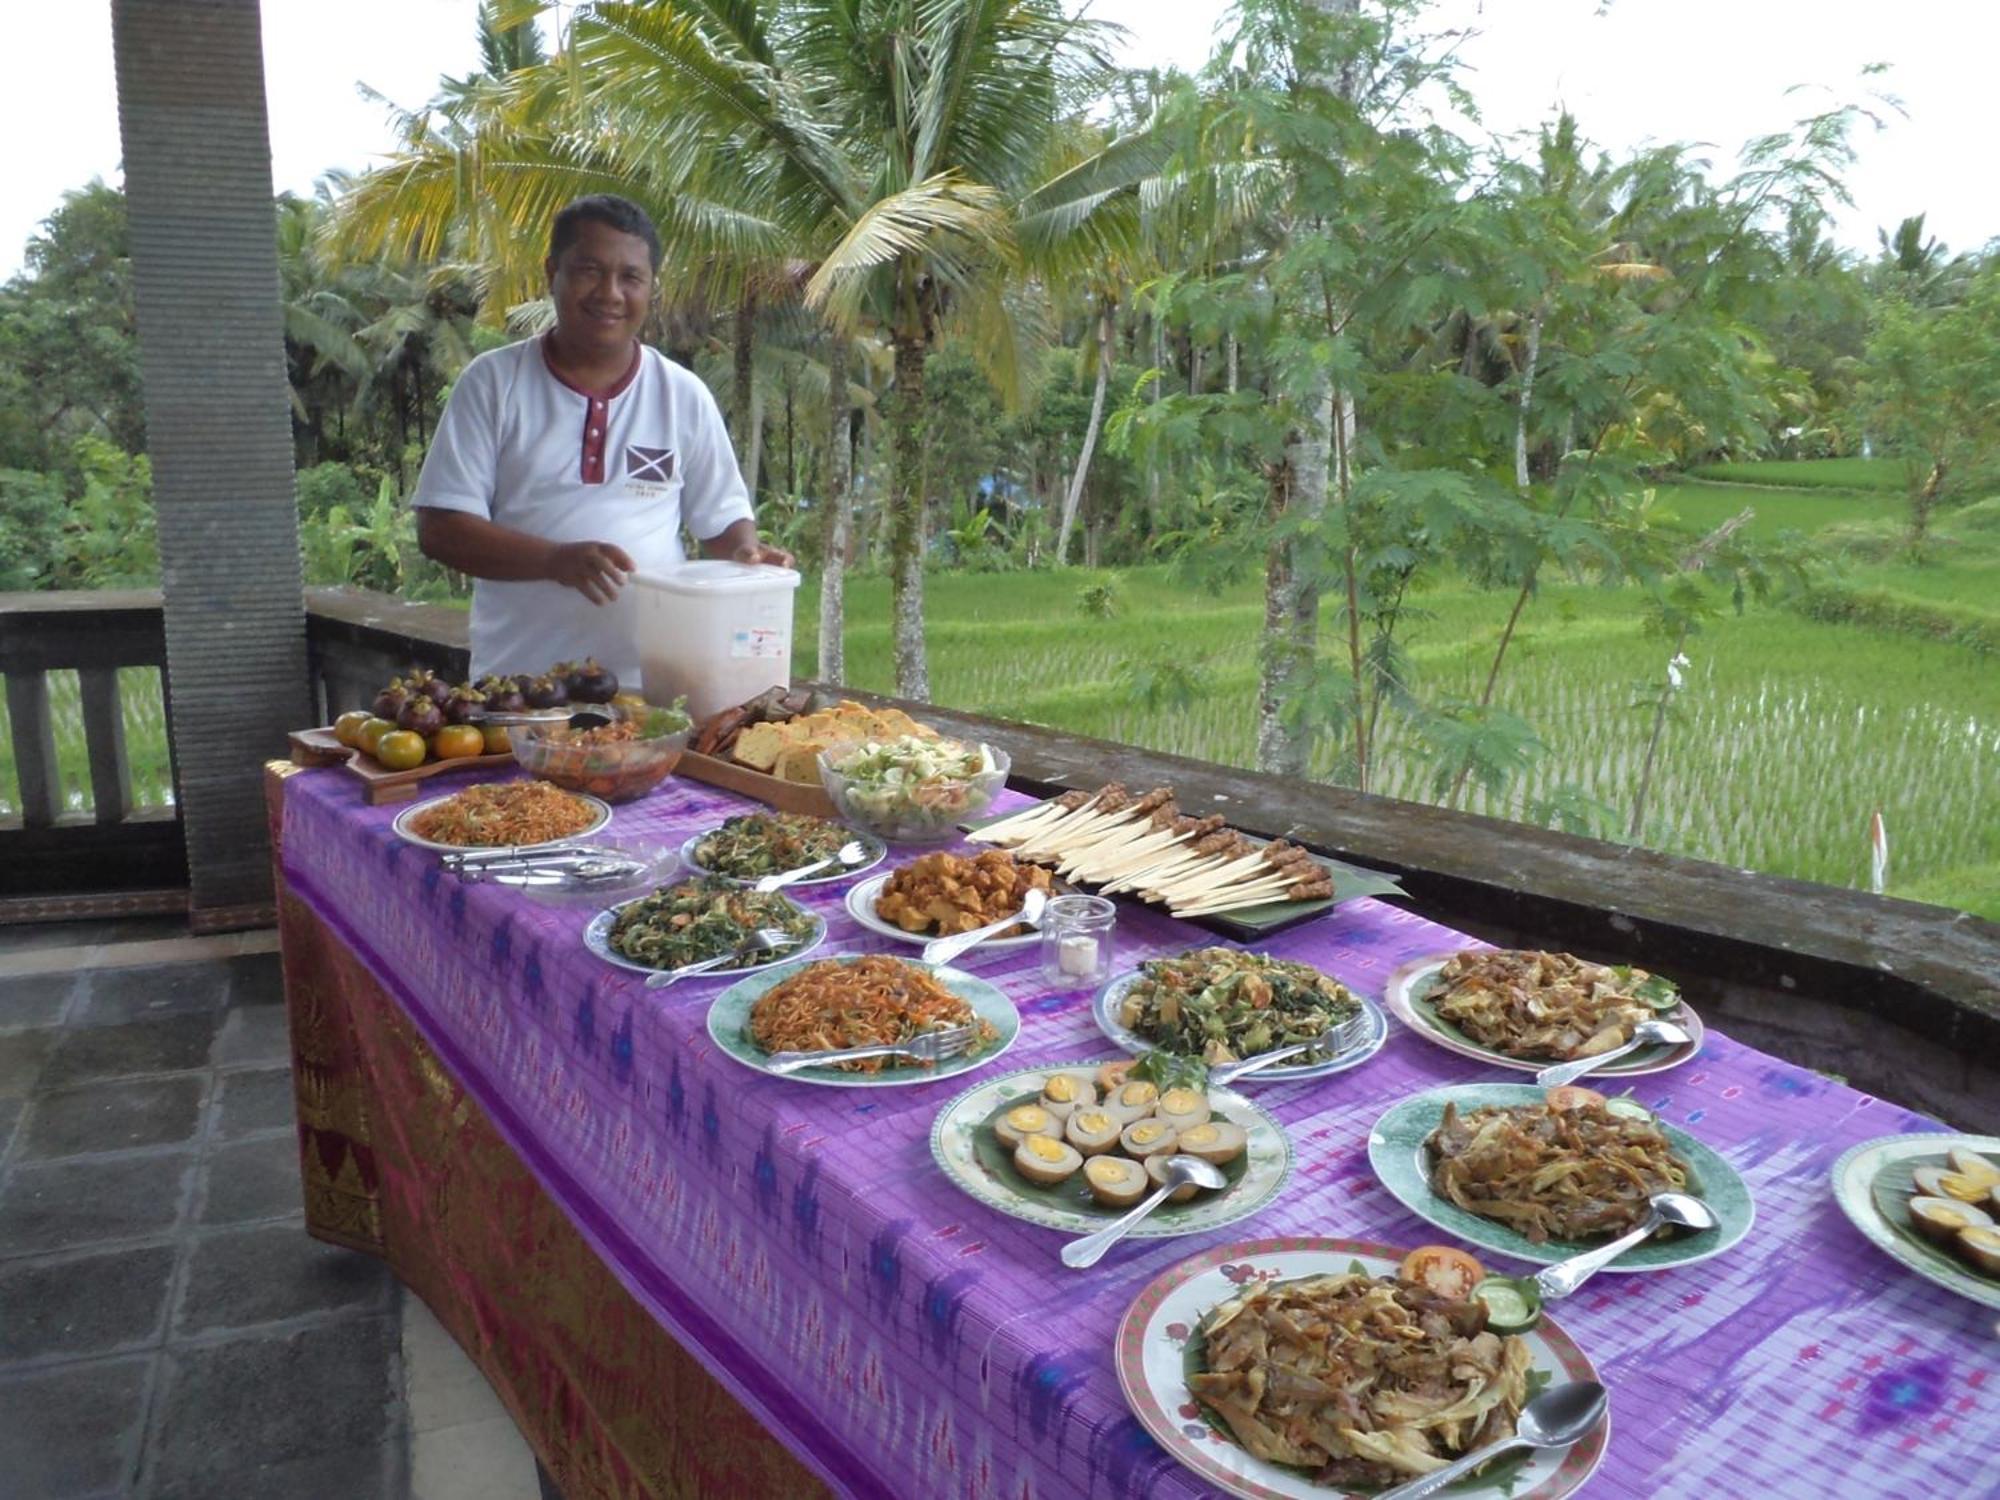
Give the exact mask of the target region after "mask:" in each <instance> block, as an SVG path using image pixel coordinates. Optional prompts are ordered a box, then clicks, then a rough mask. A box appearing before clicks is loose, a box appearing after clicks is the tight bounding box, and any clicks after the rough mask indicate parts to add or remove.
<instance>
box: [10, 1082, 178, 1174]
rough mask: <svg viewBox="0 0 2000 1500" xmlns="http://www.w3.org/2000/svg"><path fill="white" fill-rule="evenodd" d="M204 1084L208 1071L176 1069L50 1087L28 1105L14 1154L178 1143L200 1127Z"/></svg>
mask: <svg viewBox="0 0 2000 1500" xmlns="http://www.w3.org/2000/svg"><path fill="white" fill-rule="evenodd" d="M207 1088H208V1078H207V1075H206V1074H202V1073H177V1074H171V1075H169V1076H167V1077H164V1078H122V1079H117V1080H115V1081H112V1082H109V1083H91V1084H84V1085H83V1086H81V1087H79V1088H73V1089H56V1090H52V1091H51V1092H49V1093H46V1094H43V1095H41V1096H40V1097H38V1098H37V1099H35V1100H34V1101H33V1103H32V1104H31V1105H30V1106H29V1109H28V1117H27V1120H26V1121H25V1123H23V1125H22V1127H21V1144H20V1147H19V1149H18V1150H17V1151H16V1152H15V1157H14V1159H15V1160H16V1161H49V1160H53V1159H54V1158H56V1157H60V1156H81V1155H83V1154H85V1153H86V1152H93V1151H128V1150H131V1149H133V1148H135V1147H139V1146H171V1145H177V1144H179V1143H180V1142H182V1141H185V1140H188V1139H189V1138H191V1137H192V1136H193V1135H194V1133H195V1131H196V1130H197V1129H198V1128H199V1127H200V1125H201V1106H202V1100H203V1098H204V1096H205V1094H206V1092H207Z"/></svg>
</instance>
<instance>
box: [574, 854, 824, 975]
mask: <svg viewBox="0 0 2000 1500" xmlns="http://www.w3.org/2000/svg"><path fill="white" fill-rule="evenodd" d="M767 927H768V928H773V929H776V930H777V931H780V932H783V933H784V934H785V935H786V936H787V937H790V938H793V939H795V940H796V941H795V946H793V947H791V948H788V949H786V950H785V951H784V952H782V953H776V954H774V953H771V952H770V951H769V950H767V949H763V948H757V947H754V946H752V945H753V943H754V941H755V938H756V934H757V933H758V931H759V930H761V929H763V928H767ZM825 939H826V919H825V918H824V917H821V916H817V915H815V914H814V913H812V912H809V911H806V910H805V909H803V908H802V907H800V906H798V905H797V904H796V903H795V902H793V901H792V900H791V899H790V898H789V897H787V896H786V895H785V893H784V892H782V891H773V892H771V893H770V894H769V895H760V894H758V893H757V892H756V891H753V890H750V889H749V888H748V887H746V886H743V885H740V884H738V883H737V882H736V881H733V880H724V879H723V878H722V877H721V876H719V875H702V876H698V877H696V878H695V879H693V880H682V881H677V882H676V883H675V884H673V885H667V886H662V887H660V889H659V890H657V891H655V892H653V894H652V895H650V896H641V897H639V899H638V900H636V901H625V902H621V903H620V904H619V905H617V906H614V907H612V908H611V909H610V910H608V911H601V912H599V913H598V914H597V915H596V916H595V917H593V918H591V920H590V925H589V926H588V927H586V928H584V930H583V944H584V946H585V947H586V948H588V949H589V950H590V951H591V952H592V953H595V954H596V955H597V956H598V957H599V958H601V959H603V960H604V961H605V962H606V963H611V964H616V965H618V967H619V968H621V969H631V970H633V971H634V972H636V973H640V974H657V973H658V972H659V971H660V970H662V969H678V968H680V967H681V966H682V965H683V964H694V963H700V962H702V961H703V960H704V959H710V958H719V957H721V956H722V955H723V954H725V953H730V952H734V951H736V950H739V949H740V950H742V955H741V957H742V961H741V962H739V963H729V964H723V965H721V966H720V967H719V968H717V969H715V970H713V971H712V972H713V973H714V974H716V975H718V976H720V975H730V976H734V975H740V974H750V973H757V972H760V971H762V970H765V969H769V968H772V967H774V966H775V965H777V964H782V963H790V962H791V961H792V960H793V959H796V958H801V957H803V956H804V955H805V954H808V953H810V952H812V950H813V949H815V948H817V947H818V946H819V945H820V944H821V943H822V942H823V941H825Z"/></svg>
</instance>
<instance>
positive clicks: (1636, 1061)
mask: <svg viewBox="0 0 2000 1500" xmlns="http://www.w3.org/2000/svg"><path fill="white" fill-rule="evenodd" d="M1451 957H1452V955H1451V954H1450V953H1434V954H1432V955H1431V956H1430V957H1428V958H1418V959H1412V960H1411V961H1410V962H1409V963H1406V964H1404V965H1403V966H1402V967H1401V968H1400V969H1398V970H1396V972H1395V973H1393V974H1391V975H1390V976H1389V982H1388V984H1386V985H1385V986H1384V987H1383V990H1382V1003H1383V1004H1384V1005H1386V1006H1387V1007H1388V1008H1389V1010H1390V1012H1391V1013H1392V1014H1393V1015H1394V1016H1395V1017H1396V1019H1397V1020H1399V1021H1401V1022H1402V1023H1403V1024H1404V1025H1405V1026H1407V1027H1409V1028H1410V1030H1412V1031H1414V1032H1415V1033H1416V1034H1417V1035H1418V1036H1420V1037H1422V1038H1423V1039H1424V1040H1425V1041H1427V1042H1430V1043H1432V1044H1433V1045H1434V1046H1439V1047H1442V1048H1444V1049H1445V1050H1446V1051H1447V1052H1456V1053H1457V1054H1458V1055H1459V1056H1460V1057H1470V1058H1475V1059H1477V1060H1478V1061H1480V1062H1483V1063H1491V1064H1492V1065H1493V1066H1494V1067H1496V1068H1511V1069H1512V1070H1514V1071H1515V1072H1517V1073H1539V1072H1541V1070H1542V1069H1544V1068H1552V1067H1554V1066H1555V1065H1556V1064H1557V1063H1559V1062H1562V1061H1563V1060H1564V1059H1562V1058H1559V1057H1542V1058H1532V1057H1509V1056H1508V1055H1507V1054H1506V1053H1504V1052H1496V1051H1495V1050H1494V1049H1493V1048H1491V1047H1487V1046H1483V1045H1481V1044H1480V1043H1478V1042H1475V1041H1474V1040H1473V1039H1472V1038H1471V1037H1469V1036H1467V1035H1466V1034H1465V1033H1464V1032H1462V1031H1460V1030H1459V1029H1458V1028H1457V1027H1456V1026H1454V1025H1452V1024H1451V1022H1449V1021H1447V1020H1445V1019H1444V1017H1442V1016H1440V1015H1439V1014H1438V1013H1437V1007H1436V1006H1435V1005H1433V1004H1432V1003H1431V1000H1430V996H1431V993H1432V991H1434V990H1435V989H1436V988H1437V975H1438V970H1440V969H1442V968H1443V967H1444V966H1445V963H1446V961H1447V960H1449V959H1450V958H1451ZM1660 1018H1661V1019H1662V1020H1668V1021H1673V1022H1674V1023H1676V1024H1677V1025H1679V1026H1682V1027H1684V1028H1685V1029H1686V1031H1687V1034H1688V1040H1687V1041H1685V1042H1683V1043H1682V1044H1681V1045H1680V1046H1678V1047H1670V1046H1668V1045H1667V1044H1666V1043H1664V1042H1659V1043H1655V1044H1654V1045H1652V1046H1650V1047H1641V1048H1640V1049H1639V1050H1638V1051H1636V1052H1630V1053H1627V1054H1626V1055H1625V1056H1624V1057H1621V1058H1620V1059H1618V1061H1617V1062H1615V1063H1612V1064H1610V1065H1609V1066H1608V1067H1604V1068H1599V1069H1597V1070H1595V1071H1594V1072H1592V1074H1591V1075H1590V1076H1591V1077H1592V1078H1629V1077H1632V1076H1634V1075H1635V1074H1639V1073H1663V1072H1665V1071H1666V1070H1667V1069H1668V1068H1678V1067H1679V1066H1680V1065H1681V1064H1682V1063H1684V1062H1686V1061H1687V1060H1688V1059H1689V1058H1691V1057H1693V1056H1694V1055H1695V1054H1696V1053H1697V1052H1699V1051H1701V1044H1702V1038H1703V1036H1704V1035H1705V1034H1706V1028H1705V1027H1703V1025H1702V1024H1701V1017H1700V1016H1698V1015H1696V1014H1695V1012H1694V1007H1693V1006H1692V1005H1689V1004H1688V1003H1687V1001H1686V1000H1682V1001H1681V1003H1680V1005H1679V1006H1678V1007H1676V1008H1675V1009H1673V1010H1663V1011H1661V1012H1660ZM1585 1081H1588V1080H1585Z"/></svg>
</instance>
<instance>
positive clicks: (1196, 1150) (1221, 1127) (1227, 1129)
mask: <svg viewBox="0 0 2000 1500" xmlns="http://www.w3.org/2000/svg"><path fill="white" fill-rule="evenodd" d="M1249 1139H1250V1138H1249V1136H1248V1135H1246V1134H1245V1133H1244V1130H1243V1127H1242V1126H1241V1125H1237V1124H1233V1123H1232V1122H1230V1121H1228V1120H1204V1121H1203V1122H1202V1123H1201V1124H1199V1125H1194V1126H1190V1127H1189V1128H1188V1129H1186V1130H1183V1131H1182V1132H1181V1139H1180V1145H1179V1146H1178V1147H1176V1148H1175V1149H1177V1150H1179V1151H1182V1152H1185V1153H1186V1154H1187V1155H1189V1156H1199V1157H1200V1158H1201V1159H1202V1160H1203V1161H1212V1162H1214V1163H1215V1164H1216V1165H1217V1166H1218V1167H1219V1166H1221V1165H1222V1164H1223V1163H1224V1162H1230V1161H1234V1160H1236V1158H1237V1157H1239V1156H1241V1155H1242V1154H1243V1147H1244V1145H1245V1144H1246V1143H1247V1142H1248V1141H1249Z"/></svg>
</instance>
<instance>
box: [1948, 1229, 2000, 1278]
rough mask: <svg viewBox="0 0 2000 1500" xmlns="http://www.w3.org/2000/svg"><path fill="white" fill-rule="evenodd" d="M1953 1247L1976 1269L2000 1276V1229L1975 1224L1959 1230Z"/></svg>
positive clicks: (1962, 1258)
mask: <svg viewBox="0 0 2000 1500" xmlns="http://www.w3.org/2000/svg"><path fill="white" fill-rule="evenodd" d="M1951 1248H1952V1249H1953V1250H1955V1251H1957V1252H1958V1256H1959V1258H1960V1259H1961V1260H1964V1261H1966V1262H1967V1263H1968V1264H1970V1265H1971V1266H1972V1268H1973V1269H1974V1270H1976V1271H1983V1272H1985V1273H1986V1274H1987V1275H1988V1276H2000V1229H1995V1228H1992V1227H1990V1226H1988V1225H1984V1224H1973V1225H1969V1226H1968V1227H1966V1228H1964V1229H1961V1230H1959V1232H1958V1237H1957V1238H1956V1239H1955V1240H1953V1241H1952V1246H1951Z"/></svg>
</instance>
